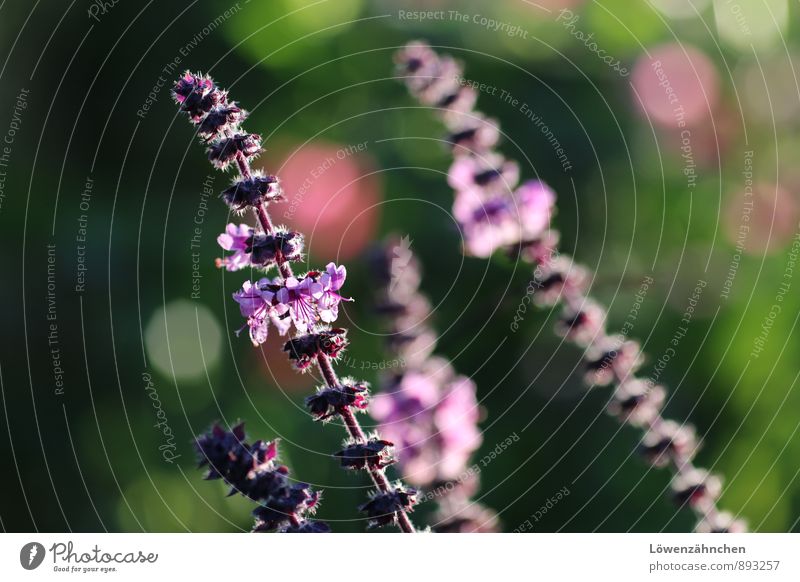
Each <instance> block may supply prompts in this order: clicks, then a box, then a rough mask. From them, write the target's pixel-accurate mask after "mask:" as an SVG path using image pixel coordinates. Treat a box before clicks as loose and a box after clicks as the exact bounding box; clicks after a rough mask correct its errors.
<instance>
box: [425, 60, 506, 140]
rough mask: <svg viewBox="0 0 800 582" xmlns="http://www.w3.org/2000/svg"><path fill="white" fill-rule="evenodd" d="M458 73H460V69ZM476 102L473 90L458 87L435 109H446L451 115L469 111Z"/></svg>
mask: <svg viewBox="0 0 800 582" xmlns="http://www.w3.org/2000/svg"><path fill="white" fill-rule="evenodd" d="M458 72H459V73H460V68H459V71H458ZM456 74H458V73H456ZM454 79H455V77H454ZM455 82H456V83H457V82H458V81H455ZM477 100H478V92H477V91H476V90H475V89H473V88H472V87H467V86H464V85H460V86H457V87H456V88H454V89H452V90H451V91H449V92H447V93H445V94H444V96H442V97H440V98H439V101H438V102H437V103H436V107H441V108H442V109H447V110H448V111H449V112H451V113H453V112H455V113H464V112H467V111H470V110H471V109H472V107H473V106H474V105H475V102H476V101H477ZM495 141H496V140H495Z"/></svg>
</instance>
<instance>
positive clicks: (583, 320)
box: [556, 299, 606, 347]
mask: <svg viewBox="0 0 800 582" xmlns="http://www.w3.org/2000/svg"><path fill="white" fill-rule="evenodd" d="M605 319H606V312H605V310H604V309H603V308H602V307H600V306H599V305H598V304H597V303H595V302H593V301H592V300H590V299H585V300H584V301H583V304H582V305H580V306H575V307H573V306H567V307H566V308H564V312H563V313H562V314H561V317H560V319H559V321H558V323H557V324H556V333H557V334H558V335H560V336H562V337H565V338H567V339H568V340H570V341H571V342H574V343H576V344H577V345H579V346H584V347H585V346H588V345H589V344H591V343H592V342H593V341H595V340H596V339H597V338H599V337H602V336H603V329H604V327H605Z"/></svg>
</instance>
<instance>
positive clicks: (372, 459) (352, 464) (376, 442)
mask: <svg viewBox="0 0 800 582" xmlns="http://www.w3.org/2000/svg"><path fill="white" fill-rule="evenodd" d="M392 445H393V443H391V442H389V441H385V440H381V439H378V438H371V439H369V440H368V441H367V442H366V443H353V444H350V445H347V446H346V447H345V448H344V449H342V450H341V451H339V452H338V453H335V454H334V456H336V457H340V458H341V460H342V467H344V468H346V469H383V468H384V467H388V466H389V465H391V464H392V463H394V460H393V459H392V458H391V456H390V453H391V451H390V449H391V447H392Z"/></svg>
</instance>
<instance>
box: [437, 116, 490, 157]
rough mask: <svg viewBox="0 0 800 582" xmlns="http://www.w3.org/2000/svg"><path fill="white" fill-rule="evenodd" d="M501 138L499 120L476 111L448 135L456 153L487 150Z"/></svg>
mask: <svg viewBox="0 0 800 582" xmlns="http://www.w3.org/2000/svg"><path fill="white" fill-rule="evenodd" d="M499 139H500V129H499V128H498V125H497V121H495V120H494V119H487V118H485V117H483V115H481V114H479V113H474V114H473V115H472V116H470V117H466V118H465V119H464V122H463V124H462V125H461V127H459V128H458V129H456V130H454V131H453V132H451V133H450V135H449V136H448V137H447V141H448V142H449V143H450V144H451V145H452V147H453V154H454V155H469V154H472V153H474V152H481V153H482V152H486V151H488V150H490V149H491V148H493V147H494V146H495V145H496V144H497V142H498V141H499Z"/></svg>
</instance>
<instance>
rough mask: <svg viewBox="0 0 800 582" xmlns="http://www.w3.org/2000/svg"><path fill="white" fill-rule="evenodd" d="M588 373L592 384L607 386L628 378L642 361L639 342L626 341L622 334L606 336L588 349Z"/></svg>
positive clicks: (587, 377)
mask: <svg viewBox="0 0 800 582" xmlns="http://www.w3.org/2000/svg"><path fill="white" fill-rule="evenodd" d="M585 360H586V375H585V377H584V379H585V381H586V383H587V384H589V385H590V386H607V385H608V384H610V383H611V382H613V381H615V380H626V379H627V378H628V377H629V376H630V375H631V374H632V373H633V372H635V371H636V370H637V369H638V368H639V365H640V364H641V362H642V357H641V350H640V349H639V343H638V342H635V341H625V340H624V338H623V337H622V336H620V335H613V336H607V337H604V338H602V339H600V340H598V341H596V342H595V343H594V344H592V346H591V347H590V348H589V349H588V350H587V351H586V357H585Z"/></svg>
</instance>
